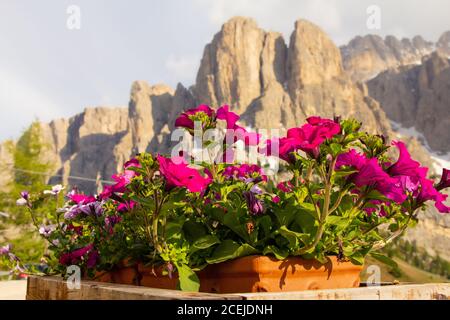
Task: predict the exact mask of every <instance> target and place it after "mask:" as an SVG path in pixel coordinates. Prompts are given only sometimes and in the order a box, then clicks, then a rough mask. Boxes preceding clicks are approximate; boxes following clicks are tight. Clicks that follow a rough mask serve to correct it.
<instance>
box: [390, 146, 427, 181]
mask: <svg viewBox="0 0 450 320" xmlns="http://www.w3.org/2000/svg"><path fill="white" fill-rule="evenodd" d="M392 144H393V145H395V146H396V147H397V148H398V150H399V157H398V160H397V162H396V163H394V164H393V165H391V166H390V167H389V168H388V169H387V172H388V173H389V175H391V176H410V177H417V178H420V177H421V173H422V172H421V171H420V170H419V168H420V163H419V162H417V161H415V160H413V159H412V158H411V155H410V154H409V152H408V150H407V149H406V146H405V144H404V143H403V142H402V141H393V142H392Z"/></svg>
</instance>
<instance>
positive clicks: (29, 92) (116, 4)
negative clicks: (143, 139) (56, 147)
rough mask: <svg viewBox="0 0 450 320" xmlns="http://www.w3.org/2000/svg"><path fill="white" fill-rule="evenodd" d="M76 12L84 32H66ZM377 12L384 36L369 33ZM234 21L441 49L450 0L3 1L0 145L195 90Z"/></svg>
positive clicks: (339, 41)
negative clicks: (151, 87)
mask: <svg viewBox="0 0 450 320" xmlns="http://www.w3.org/2000/svg"><path fill="white" fill-rule="evenodd" d="M70 5H76V6H78V8H79V9H80V13H81V15H80V18H81V19H80V22H81V24H80V27H81V28H80V29H79V30H69V29H68V28H67V19H68V17H69V14H68V13H67V8H68V7H69V6H70ZM369 5H377V6H379V8H380V9H381V29H380V30H369V29H368V28H367V26H366V21H367V17H368V15H367V13H366V9H367V7H368V6H369ZM234 15H243V16H250V17H253V18H255V19H256V21H257V22H258V24H259V25H260V26H261V27H263V28H265V29H270V30H275V31H281V32H282V33H283V34H284V35H285V37H286V38H287V37H288V36H289V34H290V32H291V31H292V29H293V24H294V21H295V20H296V19H298V18H305V19H308V20H311V21H313V22H315V23H316V24H318V25H319V26H321V27H322V28H323V29H324V30H325V31H326V32H327V33H328V34H329V35H330V36H331V37H332V38H333V39H334V41H335V42H336V43H337V44H339V45H340V44H344V43H346V42H347V41H348V40H350V39H351V38H352V37H354V36H355V35H364V34H367V33H378V34H380V35H383V36H384V35H386V34H393V35H396V36H397V37H411V36H414V35H416V34H420V35H422V36H423V37H425V38H426V39H428V40H433V41H435V40H437V38H438V37H439V36H440V34H441V33H442V32H443V31H445V30H449V29H450V1H448V0H427V1H414V0H408V1H399V0H396V1H392V0H391V1H389V0H386V1H381V0H371V1H366V0H364V1H361V0H353V1H350V0H338V1H337V0H336V1H333V0H330V1H326V0H305V1H302V0H165V1H156V0H147V1H144V0H142V1H141V0H139V1H138V0H128V1H125V0H123V1H114V0H71V1H65V0H40V1H25V0H0V119H1V120H2V121H1V126H0V140H3V139H6V138H15V137H18V135H19V134H20V132H21V131H22V130H23V129H24V128H25V127H26V126H27V125H28V124H29V123H30V122H31V121H32V120H33V119H34V118H36V117H38V118H39V119H41V120H45V121H48V120H51V119H53V118H57V117H67V116H71V115H74V114H76V113H78V112H80V111H82V110H83V109H84V108H85V107H87V106H98V105H109V106H126V105H127V103H128V96H129V90H130V86H131V83H132V81H134V80H138V79H139V80H147V81H148V82H150V83H160V82H163V83H167V84H169V85H171V86H175V85H176V83H177V82H182V83H183V84H184V85H185V86H189V85H191V84H193V82H194V79H195V75H196V71H197V68H198V66H199V62H200V58H201V55H202V51H203V48H204V46H205V44H206V43H208V42H209V41H210V40H211V39H212V37H213V35H214V34H215V33H216V32H217V31H218V30H219V29H220V26H221V24H222V23H223V22H225V21H226V20H227V19H229V18H230V17H232V16H234Z"/></svg>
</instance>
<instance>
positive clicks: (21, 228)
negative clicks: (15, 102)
mask: <svg viewBox="0 0 450 320" xmlns="http://www.w3.org/2000/svg"><path fill="white" fill-rule="evenodd" d="M7 148H8V149H9V150H8V151H9V152H10V153H11V155H12V160H13V168H14V171H13V174H12V176H13V177H12V180H11V181H10V182H9V184H8V185H7V187H6V189H5V190H2V191H1V192H0V211H1V212H7V213H8V214H9V217H8V218H3V219H2V224H1V226H0V231H1V230H6V229H10V230H11V229H12V230H15V231H14V232H13V233H14V235H12V237H11V238H10V239H6V240H8V241H9V243H11V244H12V246H13V248H14V252H15V254H16V255H17V256H18V257H19V258H20V259H21V260H22V261H26V262H27V263H39V262H40V260H41V258H42V256H43V255H44V254H45V250H46V246H45V241H44V240H43V239H42V238H41V237H40V236H38V235H36V233H35V232H34V231H33V230H34V227H33V228H30V216H29V213H28V211H27V210H25V208H23V207H19V206H17V205H16V200H17V195H18V194H20V192H21V191H22V190H29V192H31V193H33V194H34V193H39V192H42V191H43V190H45V189H46V188H48V185H47V184H46V181H47V179H48V177H47V176H45V175H42V174H36V172H44V173H45V172H49V171H50V170H51V169H52V166H51V165H50V164H49V163H46V162H45V161H44V160H43V156H44V155H45V154H46V153H47V151H48V148H49V147H48V145H46V144H45V143H44V142H43V141H42V132H41V126H40V124H39V122H37V121H35V122H34V123H32V124H31V126H30V127H29V128H28V129H27V130H25V132H24V133H23V134H22V136H21V137H20V139H19V140H18V141H17V143H13V142H12V141H9V142H8V143H7ZM8 168H10V167H9V166H8V167H6V168H1V169H2V170H8ZM52 208H53V210H54V209H56V204H55V203H53V202H52V200H51V199H48V201H47V202H46V203H45V204H43V205H39V204H38V203H35V205H34V206H33V213H34V216H38V217H40V218H41V219H43V218H44V217H46V216H47V215H48V214H49V212H51V210H52ZM15 234H17V235H15ZM4 267H5V266H4V264H3V268H4ZM0 269H2V262H1V261H0Z"/></svg>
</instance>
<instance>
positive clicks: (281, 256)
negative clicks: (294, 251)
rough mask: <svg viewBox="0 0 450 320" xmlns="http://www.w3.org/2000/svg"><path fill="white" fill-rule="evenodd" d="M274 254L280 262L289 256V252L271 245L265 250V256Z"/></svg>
mask: <svg viewBox="0 0 450 320" xmlns="http://www.w3.org/2000/svg"><path fill="white" fill-rule="evenodd" d="M268 254H273V255H274V256H275V258H277V259H278V260H284V259H286V258H287V257H288V256H289V252H288V251H287V250H282V249H280V248H278V247H277V246H273V245H269V246H267V247H265V248H264V251H263V255H268Z"/></svg>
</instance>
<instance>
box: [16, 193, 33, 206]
mask: <svg viewBox="0 0 450 320" xmlns="http://www.w3.org/2000/svg"><path fill="white" fill-rule="evenodd" d="M16 205H18V206H28V207H31V203H30V193H29V192H28V191H22V192H21V193H20V198H19V199H17V201H16Z"/></svg>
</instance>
